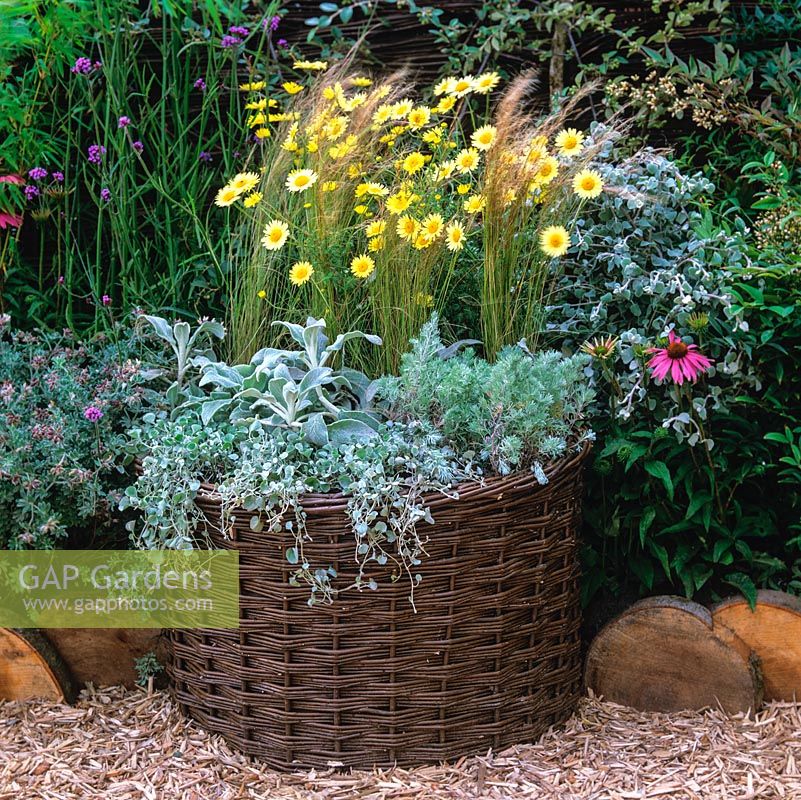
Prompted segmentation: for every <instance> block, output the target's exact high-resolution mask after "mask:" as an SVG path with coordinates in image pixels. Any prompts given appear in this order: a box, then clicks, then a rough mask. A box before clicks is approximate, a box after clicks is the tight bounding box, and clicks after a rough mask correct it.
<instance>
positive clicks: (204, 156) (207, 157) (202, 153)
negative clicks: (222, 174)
mask: <svg viewBox="0 0 801 800" xmlns="http://www.w3.org/2000/svg"><path fill="white" fill-rule="evenodd" d="M197 158H198V161H203V162H205V163H206V164H211V162H212V160H213V159H212V157H211V153H208V152H206V151H205V150H201V151H200V155H199V156H198V157H197Z"/></svg>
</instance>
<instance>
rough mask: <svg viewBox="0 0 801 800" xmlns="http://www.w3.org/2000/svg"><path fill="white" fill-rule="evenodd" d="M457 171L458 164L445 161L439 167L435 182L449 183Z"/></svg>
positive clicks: (435, 174)
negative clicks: (449, 179)
mask: <svg viewBox="0 0 801 800" xmlns="http://www.w3.org/2000/svg"><path fill="white" fill-rule="evenodd" d="M455 169H456V164H455V162H453V161H450V160H449V161H443V162H442V163H441V164H440V165H439V166H438V167H437V171H436V172H435V173H434V180H435V181H447V180H448V178H450V177H451V175H453V172H454V170H455Z"/></svg>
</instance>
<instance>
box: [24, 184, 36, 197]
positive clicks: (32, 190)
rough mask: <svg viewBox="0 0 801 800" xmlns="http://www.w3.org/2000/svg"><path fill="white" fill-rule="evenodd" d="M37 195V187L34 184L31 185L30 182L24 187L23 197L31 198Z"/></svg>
mask: <svg viewBox="0 0 801 800" xmlns="http://www.w3.org/2000/svg"><path fill="white" fill-rule="evenodd" d="M38 196H39V189H38V188H37V187H36V186H33V185H32V184H28V185H27V186H26V187H25V197H26V199H28V200H33V198H34V197H38Z"/></svg>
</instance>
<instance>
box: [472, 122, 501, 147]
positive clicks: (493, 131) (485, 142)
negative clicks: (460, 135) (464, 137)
mask: <svg viewBox="0 0 801 800" xmlns="http://www.w3.org/2000/svg"><path fill="white" fill-rule="evenodd" d="M497 136H498V129H497V128H496V127H495V126H494V125H482V126H481V127H480V128H476V130H474V131H473V135H472V136H471V137H470V141H471V142H472V143H473V147H475V148H476V149H477V150H489V149H490V147H492V145H493V144H494V143H495V139H496V138H497Z"/></svg>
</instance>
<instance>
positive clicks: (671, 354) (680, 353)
mask: <svg viewBox="0 0 801 800" xmlns="http://www.w3.org/2000/svg"><path fill="white" fill-rule="evenodd" d="M688 351H689V348H688V347H687V345H686V344H684V342H673V343H672V344H669V345H668V346H667V354H668V358H684V356H686V355H687V353H688Z"/></svg>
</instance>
